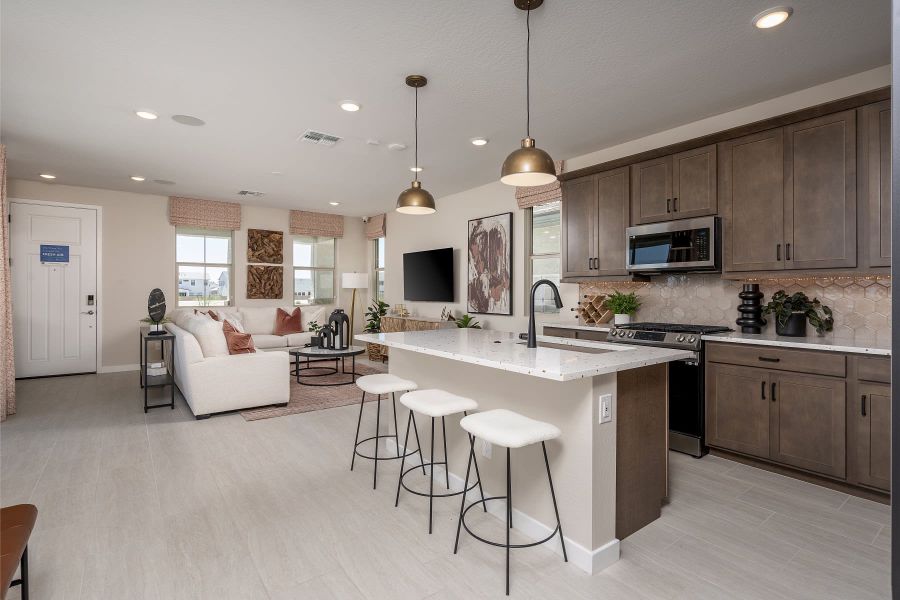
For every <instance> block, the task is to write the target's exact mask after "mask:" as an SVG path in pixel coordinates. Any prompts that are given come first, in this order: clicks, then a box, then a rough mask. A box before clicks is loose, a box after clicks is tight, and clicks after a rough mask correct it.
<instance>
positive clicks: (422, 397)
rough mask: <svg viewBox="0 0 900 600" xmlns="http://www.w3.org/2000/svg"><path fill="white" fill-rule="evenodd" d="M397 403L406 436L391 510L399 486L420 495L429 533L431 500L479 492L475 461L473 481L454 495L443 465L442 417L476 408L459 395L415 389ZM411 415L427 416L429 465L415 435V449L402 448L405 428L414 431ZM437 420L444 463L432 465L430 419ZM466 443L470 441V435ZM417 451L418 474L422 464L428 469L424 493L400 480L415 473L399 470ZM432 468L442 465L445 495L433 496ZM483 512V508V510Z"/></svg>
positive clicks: (444, 425) (431, 514) (479, 478)
mask: <svg viewBox="0 0 900 600" xmlns="http://www.w3.org/2000/svg"><path fill="white" fill-rule="evenodd" d="M400 404H402V405H403V406H405V407H406V408H408V409H409V418H408V419H407V420H406V437H404V438H403V448H404V455H403V456H404V458H403V459H402V460H401V461H400V475H399V477H398V478H397V497H396V499H395V500H394V507H397V506H399V505H400V488H401V487H402V488H403V489H405V490H406V491H407V492H410V493H412V494H415V495H417V496H424V497H427V498H428V533H429V534H431V530H432V522H433V508H434V499H435V498H449V497H451V496H458V495H460V494H466V493H468V492H470V491H471V490H473V489H475V488H476V487H478V488H479V489H480V490H481V475H480V474H479V473H478V461H477V460H475V461H474V462H475V474H476V477H477V479H478V480H477V481H476V482H475V483H473V484H472V486H471V487H469V483H468V481H466V485H465V486H464V487H463V489H462V490H460V491H458V492H451V491H450V467H449V466H448V465H447V422H446V417H449V416H450V415H456V414H459V413H462V414H463V415H467V414H468V411H470V410H475V409H477V408H478V403H477V402H475V401H474V400H472V399H471V398H464V397H462V396H456V395H454V394H451V393H449V392H445V391H444V390H419V391H416V392H407V393H406V394H403V395H402V396H400ZM413 413H419V414H421V415H425V416H426V417H431V455H430V456H429V459H430V460H429V462H427V463H426V462H425V457H424V455H423V454H422V446H421V444H419V437H418V434H416V445H417V446H418V447H417V448H416V450H414V451H412V452H407V451H406V445H407V443H408V442H409V426H410V423H412V426H413V430H415V428H416V419H415V417H414V416H413ZM437 418H440V419H441V430H442V432H443V438H444V460H443V462H435V460H434V420H435V419H437ZM469 437H470V440H471V436H469ZM416 452H418V454H419V459H420V460H421V461H422V473H423V474H424V473H425V465H428V466H429V469H428V471H429V475H430V477H429V478H428V493H427V494H425V493H422V492H417V491H415V490H412V489H410V488H409V487H407V485H406V482H405V481H403V478H404V477H405V476H406V474H407V473H411V472H412V471H415V470H416V469H417V468H418V467H410V468H409V469H407V470H406V471H404V470H403V467H404V466H405V465H406V457H407V456H410V455H411V454H415V453H416ZM434 465H444V475H445V482H446V484H447V493H445V494H435V493H434ZM481 498H482V500H483V499H484V490H481ZM485 510H487V509H485Z"/></svg>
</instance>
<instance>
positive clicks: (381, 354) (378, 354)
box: [366, 343, 387, 362]
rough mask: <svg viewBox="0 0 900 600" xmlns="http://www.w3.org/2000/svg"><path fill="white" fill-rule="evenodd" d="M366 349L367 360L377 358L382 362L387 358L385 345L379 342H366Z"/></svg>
mask: <svg viewBox="0 0 900 600" xmlns="http://www.w3.org/2000/svg"><path fill="white" fill-rule="evenodd" d="M366 351H367V352H368V353H369V360H371V361H373V362H374V361H376V360H379V361H381V362H384V361H385V360H386V359H387V347H386V346H382V345H381V344H372V343H368V344H366Z"/></svg>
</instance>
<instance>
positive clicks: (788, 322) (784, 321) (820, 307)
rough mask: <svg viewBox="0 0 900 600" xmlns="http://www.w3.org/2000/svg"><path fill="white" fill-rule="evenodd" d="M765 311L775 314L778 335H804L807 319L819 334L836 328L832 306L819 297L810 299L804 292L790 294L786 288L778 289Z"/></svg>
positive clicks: (768, 313) (765, 312)
mask: <svg viewBox="0 0 900 600" xmlns="http://www.w3.org/2000/svg"><path fill="white" fill-rule="evenodd" d="M763 313H764V314H767V315H774V316H775V333H776V334H778V335H784V336H790V337H804V336H805V335H806V322H807V321H809V322H810V323H812V326H813V327H815V328H816V333H818V334H819V335H825V332H826V331H831V330H832V329H833V328H834V317H833V316H832V312H831V308H829V307H828V306H825V305H824V304H822V303H821V302H819V299H818V298H813V299H812V300H810V299H809V296H807V295H806V294H804V293H803V292H797V293H795V294H791V295H790V296H788V295H787V293H785V291H784V290H778V291H777V292H775V293H774V294H772V299H771V300H769V303H768V304H766V306H765V308H763Z"/></svg>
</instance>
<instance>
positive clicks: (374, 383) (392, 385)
mask: <svg viewBox="0 0 900 600" xmlns="http://www.w3.org/2000/svg"><path fill="white" fill-rule="evenodd" d="M356 385H357V386H358V387H359V388H360V389H361V390H362V400H360V401H359V419H358V420H357V421H356V441H355V442H354V444H353V459H352V460H351V461H350V470H351V471H352V470H353V465H354V464H355V463H356V457H357V456H360V457H362V458H367V459H369V460H372V461H375V473H374V474H373V475H372V489H373V490H374V489H376V488H377V487H378V461H381V460H397V459H398V458H405V457H406V456H408V454H404V455H403V456H401V455H400V443H399V442H400V440H399V437H398V434H397V432H398V429H399V428H398V427H397V392H406V391H409V390H414V389H416V388H417V387H419V386H417V385H416V383H415V382H414V381H409V380H407V379H401V378H399V377H397V376H396V375H391V374H389V373H379V374H377V375H364V376H362V377H360V378H359V379H357V380H356ZM366 394H377V395H378V407H377V412H376V413H375V435H373V436H372V437H367V438H366V439H364V440H361V439H359V427H360V425H361V424H362V415H363V405H364V404H365V403H366ZM387 394H390V395H391V401H392V404H393V405H394V433H393V435H392V434H390V433H388V434H382V433H380V432H381V396H382V395H387ZM414 425H415V424H414ZM407 433H408V432H407ZM415 433H416V442H418V441H419V431H418V429H416V430H415ZM382 438H393V439H394V443H395V444H396V445H397V456H378V441H379V440H380V439H382ZM371 440H375V456H370V455H368V454H363V453H362V452H360V451H359V447H360V445H362V444H364V443H366V442H368V441H371ZM424 472H425V467H424V466H422V473H424Z"/></svg>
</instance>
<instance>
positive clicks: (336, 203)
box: [328, 202, 340, 206]
mask: <svg viewBox="0 0 900 600" xmlns="http://www.w3.org/2000/svg"><path fill="white" fill-rule="evenodd" d="M328 204H330V205H332V206H338V205H339V204H340V202H329V203H328Z"/></svg>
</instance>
